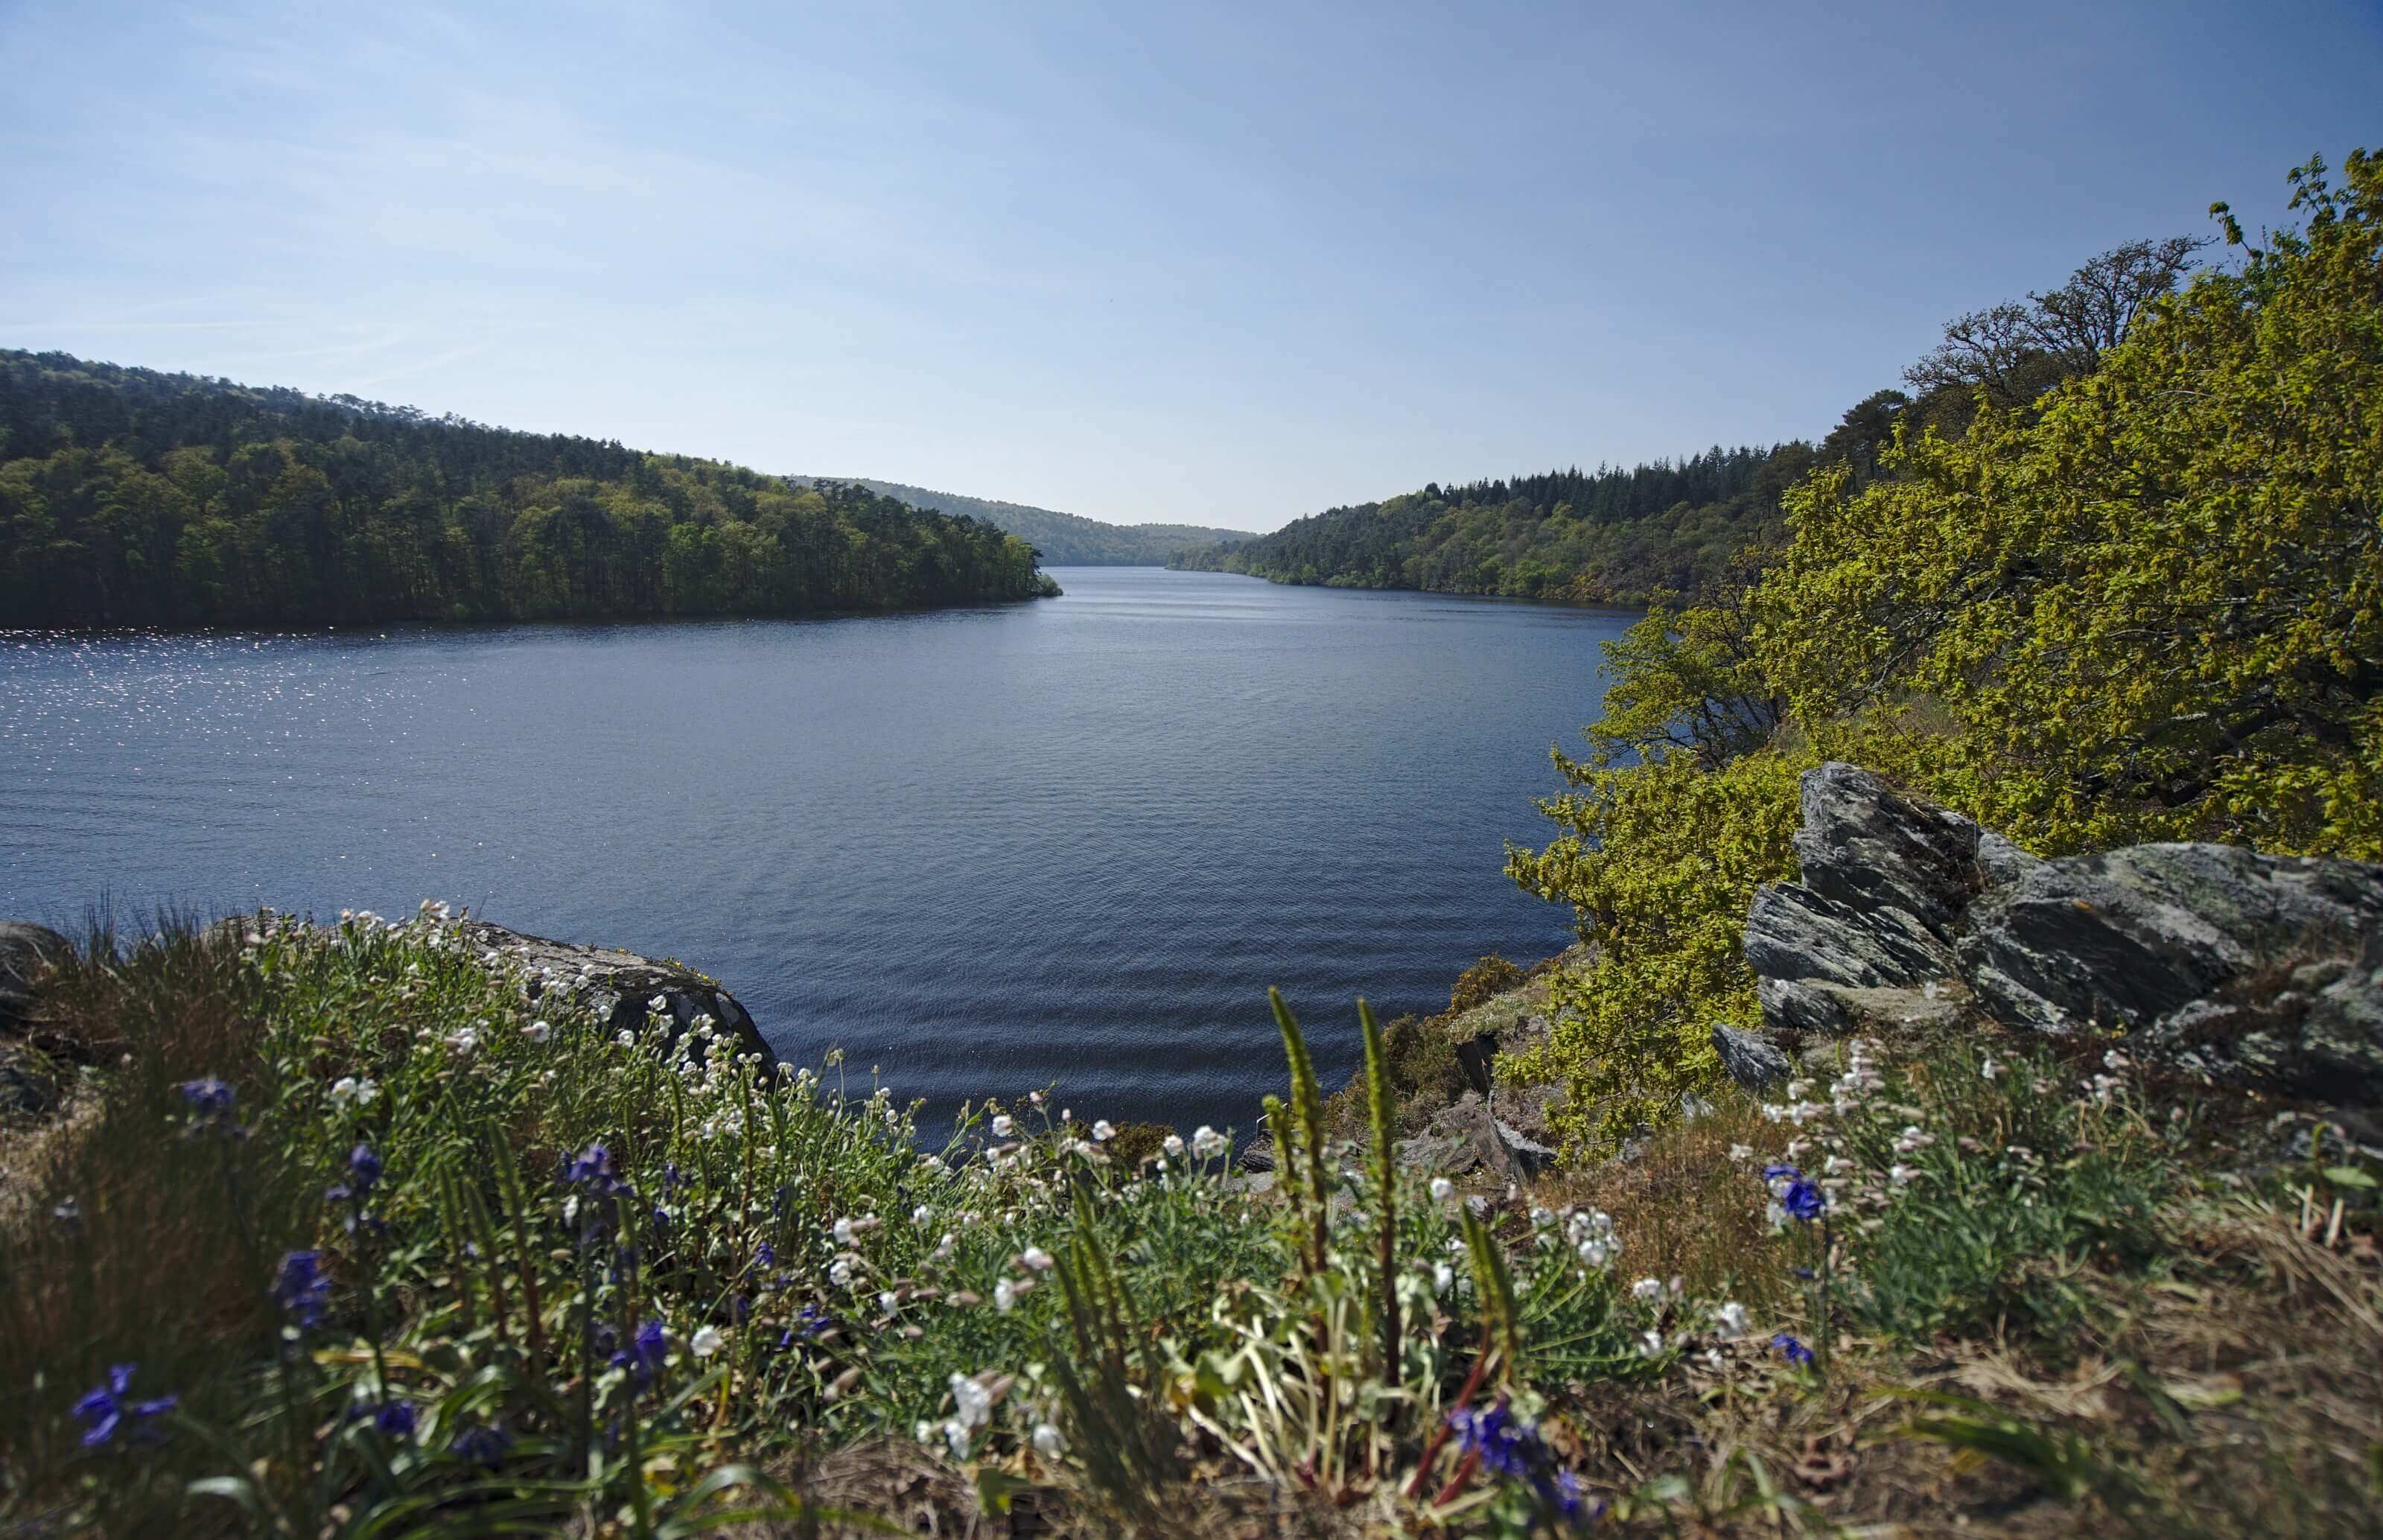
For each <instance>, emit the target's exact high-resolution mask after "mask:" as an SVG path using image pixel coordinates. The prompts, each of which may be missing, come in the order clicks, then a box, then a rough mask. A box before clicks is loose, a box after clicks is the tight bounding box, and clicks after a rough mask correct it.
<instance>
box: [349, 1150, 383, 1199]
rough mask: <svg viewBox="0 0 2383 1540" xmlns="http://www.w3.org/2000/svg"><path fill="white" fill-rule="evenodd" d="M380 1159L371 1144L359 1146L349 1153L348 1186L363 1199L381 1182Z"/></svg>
mask: <svg viewBox="0 0 2383 1540" xmlns="http://www.w3.org/2000/svg"><path fill="white" fill-rule="evenodd" d="M380 1171H381V1166H380V1157H379V1156H378V1155H376V1154H374V1153H373V1152H372V1146H371V1145H369V1144H359V1145H357V1146H356V1147H355V1148H354V1149H352V1150H351V1151H349V1152H348V1185H349V1186H350V1187H351V1188H352V1189H354V1190H355V1195H356V1196H357V1197H358V1198H362V1197H363V1196H364V1194H365V1193H367V1192H370V1191H371V1190H372V1189H373V1187H374V1186H375V1184H377V1182H379V1180H380Z"/></svg>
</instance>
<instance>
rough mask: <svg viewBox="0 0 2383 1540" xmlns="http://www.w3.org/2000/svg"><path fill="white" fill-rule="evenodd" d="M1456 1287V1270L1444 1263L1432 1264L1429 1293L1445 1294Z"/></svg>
mask: <svg viewBox="0 0 2383 1540" xmlns="http://www.w3.org/2000/svg"><path fill="white" fill-rule="evenodd" d="M1455 1285H1456V1269H1455V1268H1453V1267H1451V1266H1450V1265H1449V1264H1448V1263H1444V1262H1438V1263H1432V1268H1431V1291H1432V1292H1433V1293H1434V1294H1445V1293H1447V1292H1448V1291H1449V1290H1450V1289H1451V1288H1452V1287H1455Z"/></svg>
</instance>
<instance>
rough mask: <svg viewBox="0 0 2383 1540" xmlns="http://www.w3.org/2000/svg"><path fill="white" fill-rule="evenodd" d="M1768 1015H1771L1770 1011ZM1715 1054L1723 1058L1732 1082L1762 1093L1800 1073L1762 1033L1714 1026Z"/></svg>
mask: <svg viewBox="0 0 2383 1540" xmlns="http://www.w3.org/2000/svg"><path fill="white" fill-rule="evenodd" d="M1765 1014H1766V1015H1767V1014H1769V1013H1768V1011H1767V1010H1766V1012H1765ZM1712 1044H1713V1051H1714V1052H1715V1053H1719V1054H1720V1055H1721V1066H1722V1068H1723V1069H1725V1070H1727V1071H1729V1078H1731V1079H1733V1080H1735V1081H1736V1082H1737V1083H1738V1084H1739V1085H1741V1086H1743V1087H1745V1088H1746V1089H1747V1090H1750V1091H1753V1092H1756V1093H1757V1094H1759V1093H1761V1092H1762V1091H1764V1090H1769V1089H1770V1088H1771V1087H1772V1086H1774V1085H1777V1084H1778V1083H1779V1082H1781V1081H1783V1080H1785V1079H1787V1078H1790V1077H1792V1076H1793V1075H1794V1074H1795V1073H1796V1069H1795V1066H1794V1065H1793V1064H1791V1063H1790V1062H1789V1061H1788V1058H1787V1055H1786V1054H1784V1053H1781V1052H1780V1051H1779V1048H1778V1045H1777V1044H1775V1043H1773V1042H1772V1041H1771V1040H1770V1039H1768V1038H1765V1037H1763V1036H1762V1035H1761V1034H1760V1033H1758V1032H1748V1031H1744V1030H1741V1029H1738V1028H1735V1027H1729V1026H1724V1025H1722V1024H1721V1023H1719V1022H1715V1023H1714V1024H1713V1029H1712Z"/></svg>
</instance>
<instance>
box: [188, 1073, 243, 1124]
mask: <svg viewBox="0 0 2383 1540" xmlns="http://www.w3.org/2000/svg"><path fill="white" fill-rule="evenodd" d="M179 1090H181V1092H182V1100H183V1101H184V1102H186V1103H190V1108H191V1122H192V1123H193V1124H195V1125H197V1126H198V1127H208V1126H210V1125H213V1124H217V1123H222V1122H225V1121H227V1120H228V1119H229V1118H230V1116H231V1109H232V1103H233V1102H234V1101H236V1100H238V1096H237V1093H236V1092H234V1091H233V1090H232V1089H231V1087H230V1086H228V1085H226V1084H225V1083H224V1082H223V1081H221V1080H218V1079H216V1078H215V1077H214V1076H212V1075H207V1076H203V1077H202V1078H198V1079H196V1080H185V1081H183V1082H182V1084H181V1086H180V1087H179Z"/></svg>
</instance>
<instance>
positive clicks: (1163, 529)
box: [796, 476, 1249, 567]
mask: <svg viewBox="0 0 2383 1540" xmlns="http://www.w3.org/2000/svg"><path fill="white" fill-rule="evenodd" d="M818 479H819V478H816V477H810V476H800V477H796V480H798V481H803V482H811V481H814V480H818ZM850 485H852V486H855V487H868V488H869V489H870V491H872V492H876V493H880V494H882V495H883V496H885V497H889V498H896V499H900V500H902V501H903V502H907V503H908V504H909V505H910V506H911V507H913V508H931V509H933V510H934V511H937V512H939V513H950V514H955V515H965V516H967V517H969V518H972V519H976V520H979V521H982V523H985V524H992V525H994V527H995V528H998V529H1006V530H1007V531H1008V532H1009V533H1010V534H1012V535H1015V536H1018V537H1019V539H1021V540H1023V541H1025V542H1026V543H1027V544H1028V545H1030V546H1032V547H1033V548H1034V549H1035V551H1036V552H1037V553H1038V554H1039V555H1040V556H1041V557H1042V559H1043V562H1044V564H1045V565H1048V566H1053V567H1156V566H1161V565H1163V564H1165V562H1166V561H1167V558H1168V557H1170V556H1173V555H1174V554H1175V553H1176V552H1177V551H1179V550H1186V549H1189V548H1191V547H1193V546H1205V545H1210V544H1213V543H1215V542H1216V541H1219V540H1243V539H1247V538H1248V537H1249V536H1247V535H1246V534H1244V533H1243V532H1242V531H1241V530H1238V529H1203V528H1201V527H1200V526H1199V525H1197V524H1103V523H1102V522H1101V521H1099V520H1098V519H1086V518H1081V517H1080V516H1078V515H1076V514H1073V513H1060V512H1056V511H1053V510H1051V509H1048V508H1031V507H1029V506H1027V505H1026V504H1024V503H1018V502H1001V501H998V500H996V499H992V498H969V497H963V496H961V495H960V494H959V493H957V492H934V491H930V490H928V489H927V488H926V487H906V486H904V485H903V484H902V483H900V482H898V481H870V480H869V479H867V478H866V477H854V478H853V479H852V481H851V483H850Z"/></svg>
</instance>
